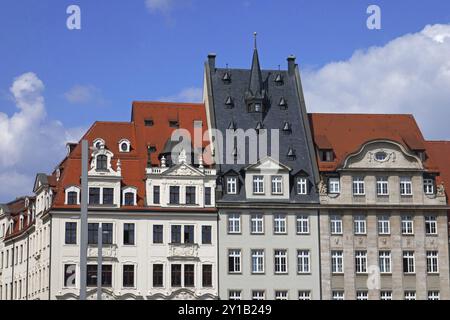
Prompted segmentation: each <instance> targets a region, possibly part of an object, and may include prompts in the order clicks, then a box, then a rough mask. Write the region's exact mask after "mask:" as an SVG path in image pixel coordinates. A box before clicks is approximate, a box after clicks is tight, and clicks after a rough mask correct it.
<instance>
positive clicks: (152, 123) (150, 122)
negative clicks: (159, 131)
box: [144, 119, 155, 127]
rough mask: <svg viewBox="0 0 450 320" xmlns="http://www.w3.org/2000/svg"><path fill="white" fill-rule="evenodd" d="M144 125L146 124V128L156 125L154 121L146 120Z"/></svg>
mask: <svg viewBox="0 0 450 320" xmlns="http://www.w3.org/2000/svg"><path fill="white" fill-rule="evenodd" d="M144 124H145V126H146V127H153V125H154V124H155V123H154V122H153V120H152V119H145V120H144Z"/></svg>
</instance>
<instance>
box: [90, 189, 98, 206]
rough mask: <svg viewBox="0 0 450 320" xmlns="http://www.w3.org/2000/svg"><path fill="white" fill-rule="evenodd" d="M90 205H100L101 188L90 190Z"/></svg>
mask: <svg viewBox="0 0 450 320" xmlns="http://www.w3.org/2000/svg"><path fill="white" fill-rule="evenodd" d="M89 204H100V188H89Z"/></svg>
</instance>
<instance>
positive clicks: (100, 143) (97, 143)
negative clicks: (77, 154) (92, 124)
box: [92, 139, 105, 150]
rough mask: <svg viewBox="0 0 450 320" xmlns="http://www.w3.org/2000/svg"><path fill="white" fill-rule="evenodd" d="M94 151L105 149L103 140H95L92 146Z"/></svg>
mask: <svg viewBox="0 0 450 320" xmlns="http://www.w3.org/2000/svg"><path fill="white" fill-rule="evenodd" d="M92 145H93V147H94V148H95V149H98V150H100V149H103V148H104V147H105V141H104V140H103V139H95V140H94V143H93V144H92Z"/></svg>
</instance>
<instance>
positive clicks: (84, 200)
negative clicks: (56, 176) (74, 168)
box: [79, 140, 89, 300]
mask: <svg viewBox="0 0 450 320" xmlns="http://www.w3.org/2000/svg"><path fill="white" fill-rule="evenodd" d="M88 152H89V147H88V141H87V140H83V141H82V142H81V212H80V295H79V296H80V300H86V278H87V274H86V273H87V271H86V270H87V246H88V222H87V220H88V219H87V218H88Z"/></svg>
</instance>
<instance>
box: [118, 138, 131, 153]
mask: <svg viewBox="0 0 450 320" xmlns="http://www.w3.org/2000/svg"><path fill="white" fill-rule="evenodd" d="M119 150H120V152H124V153H125V152H130V150H131V143H130V141H128V140H126V139H122V140H120V141H119Z"/></svg>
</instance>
